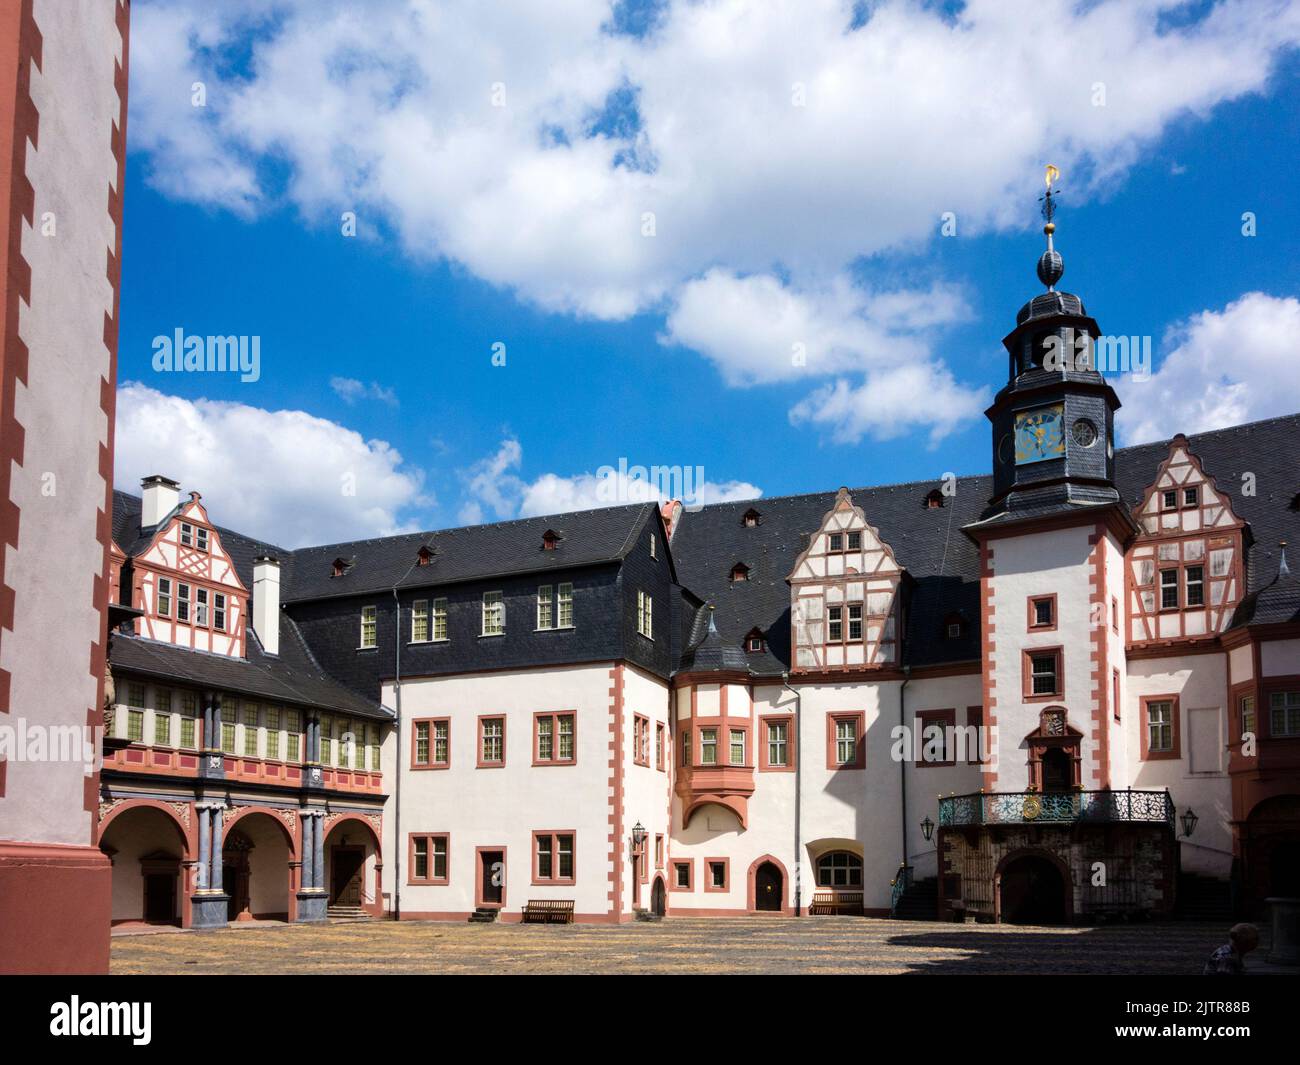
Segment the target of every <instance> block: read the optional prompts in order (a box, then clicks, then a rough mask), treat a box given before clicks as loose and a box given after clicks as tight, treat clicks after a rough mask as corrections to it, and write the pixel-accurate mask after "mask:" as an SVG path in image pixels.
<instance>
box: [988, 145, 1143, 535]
mask: <svg viewBox="0 0 1300 1065" xmlns="http://www.w3.org/2000/svg"><path fill="white" fill-rule="evenodd" d="M1056 176H1057V174H1056V169H1055V167H1048V172H1047V191H1046V193H1045V194H1044V195H1043V197H1042V203H1043V216H1044V218H1045V219H1046V225H1044V226H1043V232H1044V233H1045V234H1046V236H1047V250H1046V251H1044V252H1043V254H1042V256H1041V257H1040V258H1039V260H1038V278H1039V280H1040V281H1041V282H1042V283H1043V284H1044V285H1045V286H1046V288H1047V291H1046V292H1044V293H1042V294H1040V295H1037V296H1035V297H1034V298H1033V299H1031V300H1030V301H1029V302H1028V303H1026V304H1025V305H1024V306H1023V307H1021V308H1020V311H1019V313H1018V314H1017V315H1016V327H1015V328H1014V329H1013V330H1012V331H1011V332H1010V333H1009V334H1008V335H1007V336H1006V338H1005V339H1004V340H1003V341H1002V343H1003V344H1004V345H1005V346H1006V349H1007V354H1008V380H1007V384H1006V385H1005V386H1004V387H1003V388H1002V390H1001V391H1000V392H998V394H997V397H996V398H995V399H994V401H993V405H992V406H991V407H989V409H988V410H987V411H985V414H986V416H987V417H988V419H989V421H990V422H991V423H992V426H993V495H992V497H991V498H990V500H989V509H988V510H987V511H986V512H985V513H984V515H983V517H982V520H981V523H983V522H994V523H997V524H1004V523H1010V522H1014V521H1015V520H1017V519H1019V518H1041V517H1047V516H1049V515H1053V514H1057V513H1070V512H1077V511H1080V510H1085V509H1089V508H1096V507H1099V506H1102V507H1104V506H1106V505H1107V504H1111V505H1117V504H1119V502H1120V498H1119V493H1118V492H1117V491H1116V490H1115V484H1114V473H1115V447H1114V421H1115V411H1116V409H1117V408H1118V407H1119V398H1118V397H1117V396H1116V395H1115V391H1114V389H1112V388H1111V386H1110V385H1109V384H1108V383H1107V382H1106V381H1105V379H1104V378H1103V377H1102V375H1101V374H1100V373H1099V372H1098V371H1097V369H1096V368H1095V360H1094V342H1095V341H1096V339H1097V337H1098V336H1100V332H1101V331H1100V330H1099V329H1098V327H1097V323H1096V321H1095V320H1094V319H1092V318H1090V317H1089V316H1088V313H1087V311H1086V310H1085V309H1084V306H1083V301H1082V300H1081V299H1079V297H1078V296H1075V295H1073V294H1072V293H1069V292H1059V291H1057V288H1056V285H1057V282H1059V281H1060V280H1061V277H1062V275H1063V274H1064V273H1065V263H1064V260H1063V259H1062V258H1061V255H1060V253H1059V252H1058V251H1057V250H1056V249H1055V247H1053V240H1052V238H1053V234H1054V233H1055V232H1056V225H1055V223H1054V222H1053V217H1054V215H1055V213H1056V203H1055V197H1056V195H1057V193H1056V190H1055V189H1054V188H1053V186H1052V182H1053V180H1054V179H1055V178H1056Z"/></svg>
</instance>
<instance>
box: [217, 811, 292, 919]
mask: <svg viewBox="0 0 1300 1065" xmlns="http://www.w3.org/2000/svg"><path fill="white" fill-rule="evenodd" d="M232 810H233V812H232ZM284 812H286V811H283V810H280V809H276V808H274V807H269V806H261V805H250V806H236V807H233V808H230V809H227V810H226V811H223V813H224V814H230V815H231V816H230V817H229V818H228V819H227V820H225V821H224V824H223V838H222V853H221V861H222V863H223V866H224V867H225V868H224V869H223V875H222V881H223V882H222V889H223V890H224V891H225V893H226V894H227V895H229V896H230V903H229V911H228V912H229V917H230V919H231V920H234V921H246V920H253V919H267V918H270V919H273V920H286V921H292V920H293V919H294V916H295V913H296V904H295V903H296V900H295V881H294V865H295V863H296V862H297V861H298V846H297V839H296V835H297V834H296V833H295V832H293V831H291V830H290V828H289V826H288V824H287V823H286V821H285V819H284V817H282V816H281V814H282V813H284ZM294 819H295V822H296V820H297V813H296V811H295V812H294ZM267 824H270V825H274V826H275V827H274V828H269V829H268V828H266V827H265V826H266V825H267ZM277 843H278V844H282V845H283V847H284V850H283V851H282V852H281V851H279V850H278V848H277V847H276V846H275V844H277ZM268 848H269V849H268ZM281 862H283V865H281Z"/></svg>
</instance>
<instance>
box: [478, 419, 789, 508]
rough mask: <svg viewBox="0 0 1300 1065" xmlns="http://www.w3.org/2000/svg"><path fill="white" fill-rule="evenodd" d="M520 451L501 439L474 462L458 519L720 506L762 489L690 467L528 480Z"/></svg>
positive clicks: (627, 468)
mask: <svg viewBox="0 0 1300 1065" xmlns="http://www.w3.org/2000/svg"><path fill="white" fill-rule="evenodd" d="M522 462H523V449H522V448H521V447H520V445H519V442H518V441H517V440H514V439H511V438H507V439H505V440H503V441H502V442H501V446H500V447H499V448H498V449H497V451H496V452H495V453H494V454H492V455H490V456H488V457H486V458H484V459H482V460H480V461H479V462H477V463H476V464H475V465H474V466H473V467H472V468H471V470H470V473H469V477H468V478H467V484H468V494H469V498H468V499H467V500H466V502H465V504H464V505H463V506H462V507H461V510H460V519H461V520H462V521H464V522H466V523H468V524H475V523H477V522H480V521H484V520H487V519H488V518H489V517H490V518H496V519H505V518H514V517H531V516H533V515H539V514H561V513H567V512H570V511H575V510H594V509H597V508H599V507H608V506H618V505H621V504H623V503H643V502H650V501H658V502H663V501H666V500H668V499H673V498H684V499H685V500H686V501H687V502H690V503H720V502H726V501H728V500H733V499H756V498H758V497H759V496H761V495H762V494H763V492H762V489H760V488H758V487H757V486H756V485H752V484H749V483H747V482H745V481H723V482H718V481H710V480H708V479H707V477H705V476H703V471H702V468H700V467H694V466H687V467H682V466H671V467H660V466H653V465H648V466H643V467H638V466H637V465H636V464H632V463H627V462H620V463H619V464H618V465H610V466H607V467H601V468H600V469H598V470H596V471H595V472H594V473H590V472H589V473H579V474H575V475H573V476H569V477H566V476H562V475H560V474H555V473H544V474H542V475H541V476H539V477H537V478H536V479H535V480H533V481H526V480H524V479H523V478H521V477H520V476H519V475H518V472H517V471H518V470H519V468H520V466H521V464H522Z"/></svg>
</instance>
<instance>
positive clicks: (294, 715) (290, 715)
mask: <svg viewBox="0 0 1300 1065" xmlns="http://www.w3.org/2000/svg"><path fill="white" fill-rule="evenodd" d="M284 729H285V748H284V756H285V758H286V759H288V760H289V761H290V762H297V761H300V760H301V759H300V758H299V754H300V746H299V745H300V744H301V742H302V718H301V717H300V716H299V714H298V711H297V710H286V711H285V712H284Z"/></svg>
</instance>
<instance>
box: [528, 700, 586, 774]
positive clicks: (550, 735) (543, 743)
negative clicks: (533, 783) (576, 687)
mask: <svg viewBox="0 0 1300 1065" xmlns="http://www.w3.org/2000/svg"><path fill="white" fill-rule="evenodd" d="M576 721H577V715H576V714H574V713H572V712H568V713H562V714H557V713H543V714H534V715H533V764H534V765H573V764H574V762H575V760H576V759H575V756H574V745H573V740H574V725H575V722H576Z"/></svg>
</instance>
